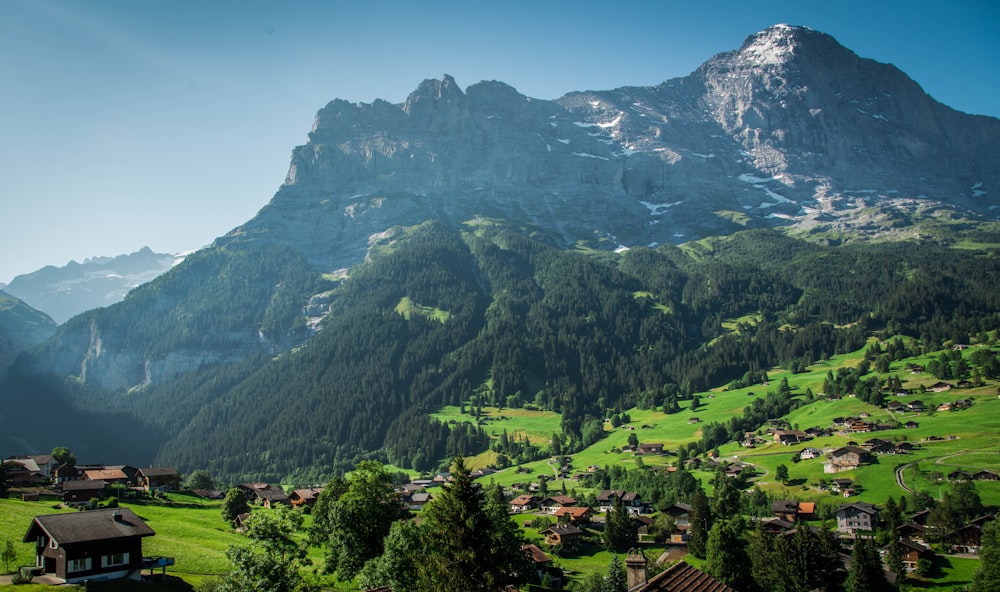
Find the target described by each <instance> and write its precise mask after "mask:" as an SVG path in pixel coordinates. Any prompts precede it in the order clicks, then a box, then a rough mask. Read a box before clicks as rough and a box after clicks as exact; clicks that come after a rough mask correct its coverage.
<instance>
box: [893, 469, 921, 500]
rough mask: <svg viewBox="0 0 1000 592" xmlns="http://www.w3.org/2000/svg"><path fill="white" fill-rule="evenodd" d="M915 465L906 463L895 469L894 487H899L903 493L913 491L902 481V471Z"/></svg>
mask: <svg viewBox="0 0 1000 592" xmlns="http://www.w3.org/2000/svg"><path fill="white" fill-rule="evenodd" d="M915 464H917V463H906V464H905V465H900V466H898V467H896V485H899V488H900V489H902V490H903V491H905V492H906V493H913V489H912V488H911V487H909V486H908V485H907V484H906V482H905V481H903V471H905V470H906V469H908V468H910V467H912V466H913V465H915Z"/></svg>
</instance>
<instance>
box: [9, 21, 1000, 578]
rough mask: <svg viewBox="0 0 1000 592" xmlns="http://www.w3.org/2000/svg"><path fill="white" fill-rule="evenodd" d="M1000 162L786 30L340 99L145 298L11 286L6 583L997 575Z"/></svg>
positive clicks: (826, 41)
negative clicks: (696, 51)
mask: <svg viewBox="0 0 1000 592" xmlns="http://www.w3.org/2000/svg"><path fill="white" fill-rule="evenodd" d="M998 154H1000V121H998V120H996V119H994V118H990V117H985V116H971V115H966V114H964V113H960V112H957V111H954V110H951V109H950V108H948V107H946V106H944V105H941V104H940V103H937V102H936V101H934V100H933V99H932V98H930V97H929V96H927V95H926V94H925V93H923V91H922V90H921V89H920V88H919V87H918V86H917V85H916V84H915V83H914V82H913V81H911V80H910V79H909V78H907V77H906V75H905V74H903V73H902V72H900V71H899V70H897V69H895V68H894V67H891V66H887V65H885V64H880V63H878V62H874V61H872V60H868V59H865V58H861V57H859V56H857V55H855V54H854V53H853V52H851V51H850V50H848V49H846V48H844V47H842V46H840V45H839V44H838V43H837V42H836V41H835V40H834V39H833V38H832V37H830V36H828V35H825V34H823V33H820V32H818V31H813V30H811V29H807V28H804V27H791V26H786V25H778V26H775V27H771V28H768V29H766V30H764V31H761V32H760V33H757V34H755V35H753V36H751V37H750V38H748V39H747V40H746V41H745V42H744V43H743V44H742V46H741V47H740V48H739V49H738V50H734V51H731V52H726V53H723V54H720V55H717V56H715V57H713V58H711V60H709V61H708V62H706V63H705V64H704V65H703V66H701V67H700V68H699V69H698V70H696V71H695V72H693V73H692V74H691V75H690V76H687V77H685V78H680V79H673V80H668V81H666V82H664V83H663V84H662V85H660V86H657V87H626V88H621V89H617V90H614V91H601V92H593V91H588V92H573V93H569V94H567V95H565V96H564V97H563V98H561V99H558V100H556V101H543V100H533V99H528V98H527V97H524V96H523V95H520V94H519V93H518V92H517V91H516V90H514V89H513V88H511V87H509V86H507V85H505V84H503V83H499V82H483V83H479V84H475V85H472V86H470V87H468V88H467V89H466V90H465V91H463V90H462V89H460V88H459V87H458V86H457V83H456V82H455V80H454V79H452V78H451V77H450V76H445V77H444V78H442V79H441V80H428V81H424V82H423V83H422V84H421V85H420V86H419V87H418V89H417V90H416V91H414V92H413V94H412V95H411V96H410V98H409V99H407V101H406V103H405V104H402V105H393V104H390V103H387V102H385V101H376V102H374V103H372V104H363V103H362V104H351V103H347V102H346V101H339V100H335V101H332V102H331V103H329V104H328V105H327V106H325V107H323V109H322V110H321V111H320V112H319V114H318V115H317V117H316V123H315V124H314V127H313V130H312V131H311V132H310V134H309V142H308V144H306V145H304V146H299V147H297V148H295V150H294V152H293V155H292V163H291V167H290V171H289V174H288V178H287V180H286V182H285V184H284V185H282V187H281V189H280V190H279V191H278V193H277V194H276V195H275V197H274V198H273V200H272V201H271V202H270V203H269V204H267V206H265V207H264V208H263V209H261V211H260V213H258V215H257V216H256V217H255V218H254V219H252V220H251V221H249V222H247V223H246V224H245V225H243V226H241V227H239V228H237V229H235V230H233V231H232V232H231V233H230V234H228V235H226V236H224V237H220V238H219V239H217V240H216V241H215V242H214V243H213V244H212V245H211V246H209V247H205V248H204V249H202V250H200V251H197V252H194V253H192V254H189V255H187V256H186V257H185V258H184V260H183V261H182V262H180V263H178V264H176V265H174V266H173V267H171V268H170V269H169V270H168V271H166V272H164V273H162V274H161V275H159V276H158V277H156V279H154V280H152V281H149V282H148V283H145V284H143V285H141V286H139V287H136V288H134V289H133V290H132V291H131V292H130V293H129V294H128V295H127V296H126V297H125V298H124V300H122V301H121V302H118V303H115V304H112V305H110V306H107V307H104V308H97V309H90V310H86V311H82V312H79V314H75V316H73V317H72V318H69V320H67V321H65V322H64V323H61V324H58V325H57V324H56V323H54V322H53V321H52V320H51V319H50V318H49V317H48V316H47V315H45V314H44V313H41V312H39V311H37V310H35V309H33V308H31V306H29V305H28V304H25V301H27V300H28V297H27V296H18V297H15V296H13V295H8V293H7V292H0V315H2V316H0V346H2V348H3V349H2V350H0V362H2V367H0V399H2V401H3V405H2V406H0V417H2V418H3V423H2V425H3V432H4V434H3V435H2V436H0V456H2V458H3V461H2V468H0V498H2V499H0V587H2V588H7V587H10V588H12V589H19V590H26V591H29V590H48V589H50V587H52V586H57V587H58V588H59V589H67V590H108V591H119V590H151V591H161V590H162V591H185V592H249V591H255V592H256V591H260V592H319V591H349V590H350V591H368V592H376V591H377V592H425V591H426V592H431V591H442V592H463V591H470V592H471V591H484V592H513V591H522V592H529V591H530V592H541V591H548V590H567V591H575V592H638V591H642V592H665V591H677V592H722V591H730V590H733V591H739V592H771V591H784V592H812V591H831V592H834V591H843V592H867V591H883V590H924V589H926V590H935V591H946V590H956V591H957V590H971V591H975V592H985V591H997V590H1000V522H998V521H997V520H996V513H997V512H998V511H1000V480H998V479H1000V476H998V473H1000V221H998V220H997V217H996V211H995V210H996V208H998V207H1000V201H997V197H996V196H997V195H1000V193H998V192H1000V159H998ZM15 284H16V282H13V283H12V284H11V285H10V286H9V288H8V290H9V291H10V292H11V293H14V292H15V289H16V288H17V287H18V286H17V285H15ZM21 298H23V299H24V301H22V300H21ZM19 323H20V324H19Z"/></svg>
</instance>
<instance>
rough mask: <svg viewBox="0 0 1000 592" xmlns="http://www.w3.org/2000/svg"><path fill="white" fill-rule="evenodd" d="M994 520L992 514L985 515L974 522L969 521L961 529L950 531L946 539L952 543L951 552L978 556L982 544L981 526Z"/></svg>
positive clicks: (994, 517)
mask: <svg viewBox="0 0 1000 592" xmlns="http://www.w3.org/2000/svg"><path fill="white" fill-rule="evenodd" d="M995 519H996V516H995V515H994V514H987V515H986V516H980V517H979V518H976V519H975V520H970V521H969V523H968V524H966V525H965V526H963V527H962V528H959V529H958V530H955V531H952V532H951V533H950V534H949V535H948V539H949V540H950V541H951V542H952V546H951V549H952V552H953V553H974V554H979V550H980V547H981V546H982V544H983V526H985V525H986V523H987V522H992V521H993V520H995Z"/></svg>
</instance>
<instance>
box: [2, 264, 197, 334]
mask: <svg viewBox="0 0 1000 592" xmlns="http://www.w3.org/2000/svg"><path fill="white" fill-rule="evenodd" d="M182 259H183V257H179V256H177V255H167V254H163V253H154V252H153V251H152V250H151V249H150V248H149V247H143V248H142V249H141V250H139V251H136V252H135V253H132V254H129V255H119V256H117V257H93V258H90V259H86V260H84V262H83V263H77V262H76V261H70V262H69V263H68V264H66V265H64V266H62V267H55V266H53V265H49V266H46V267H43V268H42V269H39V270H38V271H35V272H32V273H27V274H24V275H19V276H17V277H15V278H14V279H13V280H11V282H10V285H8V286H6V288H4V289H6V290H7V292H9V293H11V294H13V295H14V296H17V297H18V298H20V299H22V300H24V301H25V302H27V303H29V304H31V306H33V307H35V308H37V309H38V310H44V311H45V312H46V313H48V314H49V316H51V317H52V318H53V319H55V321H56V322H57V323H63V322H65V321H67V320H68V319H70V318H72V317H74V316H76V315H78V314H80V313H81V312H83V311H85V310H90V309H92V308H100V307H104V306H110V305H112V304H115V303H116V302H121V300H122V299H123V298H125V294H128V291H129V290H131V289H132V288H134V287H136V286H138V285H140V284H144V283H146V282H148V281H150V280H152V279H153V278H155V277H157V276H159V275H160V274H162V273H163V272H165V271H167V270H168V269H170V268H171V267H173V266H174V265H175V264H176V263H177V262H178V261H180V260H182Z"/></svg>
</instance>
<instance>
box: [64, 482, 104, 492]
mask: <svg viewBox="0 0 1000 592" xmlns="http://www.w3.org/2000/svg"><path fill="white" fill-rule="evenodd" d="M60 485H61V486H62V490H63V491H95V490H98V489H104V488H105V487H107V486H108V483H107V481H63V482H62V483H60Z"/></svg>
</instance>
